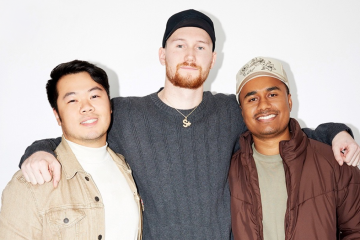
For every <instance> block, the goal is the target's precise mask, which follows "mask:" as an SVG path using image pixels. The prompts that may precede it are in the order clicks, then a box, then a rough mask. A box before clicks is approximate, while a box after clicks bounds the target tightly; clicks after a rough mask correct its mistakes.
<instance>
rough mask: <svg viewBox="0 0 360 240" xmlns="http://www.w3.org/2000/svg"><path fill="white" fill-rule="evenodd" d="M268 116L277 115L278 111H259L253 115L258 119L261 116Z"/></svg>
mask: <svg viewBox="0 0 360 240" xmlns="http://www.w3.org/2000/svg"><path fill="white" fill-rule="evenodd" d="M270 114H275V115H277V114H279V111H276V110H260V111H259V112H257V113H256V114H255V115H254V118H255V119H256V118H258V117H260V116H261V115H270Z"/></svg>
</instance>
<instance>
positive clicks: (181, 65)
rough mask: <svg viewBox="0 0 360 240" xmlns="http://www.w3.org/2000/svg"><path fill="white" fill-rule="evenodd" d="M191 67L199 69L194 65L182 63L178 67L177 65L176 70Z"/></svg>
mask: <svg viewBox="0 0 360 240" xmlns="http://www.w3.org/2000/svg"><path fill="white" fill-rule="evenodd" d="M183 66H184V67H193V68H197V69H198V68H199V67H198V66H197V65H196V63H188V62H183V63H179V64H178V65H177V68H178V69H179V68H180V67H183Z"/></svg>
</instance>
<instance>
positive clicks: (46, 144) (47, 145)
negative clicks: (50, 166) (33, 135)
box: [19, 137, 61, 168]
mask: <svg viewBox="0 0 360 240" xmlns="http://www.w3.org/2000/svg"><path fill="white" fill-rule="evenodd" d="M60 142H61V137H58V138H48V139H42V140H38V141H35V142H33V143H32V144H31V145H30V146H29V147H27V148H26V150H25V153H24V155H23V156H22V157H21V159H20V163H19V168H21V165H22V164H23V162H24V161H25V160H26V159H27V158H28V157H30V156H31V155H32V154H33V153H35V152H38V151H44V152H48V153H50V154H52V155H53V156H54V157H56V156H55V153H54V151H55V149H56V147H57V146H58V145H59V144H60Z"/></svg>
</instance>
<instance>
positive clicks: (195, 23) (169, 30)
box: [162, 9, 216, 51]
mask: <svg viewBox="0 0 360 240" xmlns="http://www.w3.org/2000/svg"><path fill="white" fill-rule="evenodd" d="M182 27H198V28H201V29H203V30H205V31H206V32H207V33H208V34H209V36H210V38H211V41H212V43H213V49H212V50H213V51H214V50H215V40H216V38H215V30H214V24H213V22H212V21H211V19H210V18H209V17H208V16H206V15H205V14H203V13H201V12H199V11H196V10H194V9H189V10H185V11H182V12H178V13H175V14H174V15H172V16H171V17H170V18H169V20H168V21H167V23H166V29H165V33H164V37H163V41H162V47H163V48H165V45H166V41H167V40H168V39H169V37H170V36H171V35H172V34H173V33H174V32H175V31H176V30H177V29H179V28H182Z"/></svg>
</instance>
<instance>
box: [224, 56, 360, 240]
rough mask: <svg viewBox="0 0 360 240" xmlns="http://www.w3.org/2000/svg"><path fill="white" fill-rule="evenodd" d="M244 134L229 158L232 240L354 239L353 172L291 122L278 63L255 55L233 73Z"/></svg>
mask: <svg viewBox="0 0 360 240" xmlns="http://www.w3.org/2000/svg"><path fill="white" fill-rule="evenodd" d="M237 96H238V100H239V103H240V107H241V109H242V115H243V119H244V122H245V124H246V126H247V128H248V130H249V131H248V132H246V133H244V134H243V135H242V136H241V137H240V147H241V150H239V151H238V152H237V153H235V154H234V156H233V158H232V160H231V167H230V171H229V182H230V191H231V213H232V214H231V218H232V229H233V233H234V238H235V240H237V239H245V240H256V239H259V240H260V239H267V240H284V239H294V240H297V239H307V240H316V239H327V240H330V239H334V240H335V239H359V238H360V215H359V211H360V198H359V194H360V170H359V169H358V168H353V167H349V166H347V165H344V166H342V167H341V166H339V165H338V164H337V162H336V160H335V158H334V156H333V153H332V150H331V147H330V146H328V145H325V144H323V143H320V142H317V141H315V140H312V139H309V138H308V137H307V136H306V135H305V134H304V133H303V132H302V131H301V128H300V126H299V124H298V122H297V121H296V120H295V119H291V118H290V111H291V108H292V100H291V94H290V93H289V83H288V79H287V76H286V73H285V71H284V70H283V67H282V65H281V63H280V62H279V61H277V60H274V59H269V58H263V57H258V58H254V59H252V60H251V61H250V62H248V63H247V64H246V65H245V66H244V67H243V68H242V70H240V71H239V73H238V75H237Z"/></svg>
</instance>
